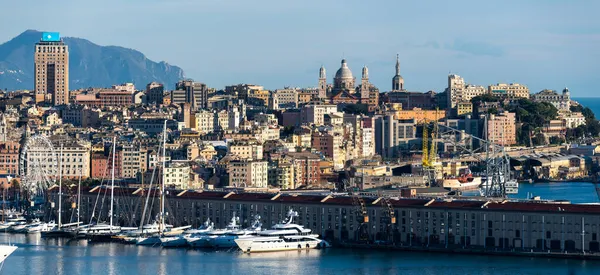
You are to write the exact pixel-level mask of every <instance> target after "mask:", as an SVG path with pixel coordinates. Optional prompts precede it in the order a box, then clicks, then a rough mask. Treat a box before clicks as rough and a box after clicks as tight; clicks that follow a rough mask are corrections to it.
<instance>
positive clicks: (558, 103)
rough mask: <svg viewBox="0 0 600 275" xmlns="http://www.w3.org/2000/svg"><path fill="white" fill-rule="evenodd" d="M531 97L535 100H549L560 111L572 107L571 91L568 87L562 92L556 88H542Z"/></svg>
mask: <svg viewBox="0 0 600 275" xmlns="http://www.w3.org/2000/svg"><path fill="white" fill-rule="evenodd" d="M531 99H532V100H533V101H535V102H548V103H550V104H552V105H554V107H556V109H558V110H559V111H569V110H570V108H571V93H570V92H569V89H568V88H565V89H564V90H563V91H562V94H559V93H557V92H556V91H554V90H542V91H541V92H539V93H537V94H533V95H531Z"/></svg>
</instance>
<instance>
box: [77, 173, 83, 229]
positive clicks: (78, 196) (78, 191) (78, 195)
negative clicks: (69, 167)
mask: <svg viewBox="0 0 600 275" xmlns="http://www.w3.org/2000/svg"><path fill="white" fill-rule="evenodd" d="M81 170H82V169H79V184H78V186H77V226H79V219H80V217H79V206H80V204H81V175H82V174H83V172H82V171H81Z"/></svg>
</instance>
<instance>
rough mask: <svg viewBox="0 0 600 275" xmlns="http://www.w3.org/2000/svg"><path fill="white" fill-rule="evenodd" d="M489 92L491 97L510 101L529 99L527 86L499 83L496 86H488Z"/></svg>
mask: <svg viewBox="0 0 600 275" xmlns="http://www.w3.org/2000/svg"><path fill="white" fill-rule="evenodd" d="M488 92H489V93H490V94H491V95H494V96H497V97H501V98H508V99H517V98H527V99H529V88H527V86H525V85H521V84H519V83H510V84H505V83H498V84H496V85H490V86H488Z"/></svg>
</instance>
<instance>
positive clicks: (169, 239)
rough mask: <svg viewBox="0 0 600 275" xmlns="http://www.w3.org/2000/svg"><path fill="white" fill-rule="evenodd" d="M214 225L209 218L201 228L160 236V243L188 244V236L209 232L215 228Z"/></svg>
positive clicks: (178, 245)
mask: <svg viewBox="0 0 600 275" xmlns="http://www.w3.org/2000/svg"><path fill="white" fill-rule="evenodd" d="M213 226H214V224H213V223H212V222H211V221H210V219H207V220H206V221H205V222H204V224H203V225H202V226H200V227H199V228H196V229H188V230H185V231H183V233H182V234H179V235H177V236H163V237H162V238H160V245H162V246H163V247H180V246H186V245H187V244H188V240H187V238H191V237H192V236H201V235H205V234H206V233H207V232H209V231H212V230H213Z"/></svg>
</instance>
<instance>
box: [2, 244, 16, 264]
mask: <svg viewBox="0 0 600 275" xmlns="http://www.w3.org/2000/svg"><path fill="white" fill-rule="evenodd" d="M15 250H17V247H16V246H14V245H0V265H1V264H3V263H4V260H6V258H8V256H10V254H12V253H13V252H15Z"/></svg>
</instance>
